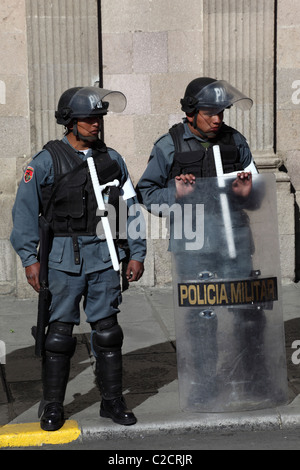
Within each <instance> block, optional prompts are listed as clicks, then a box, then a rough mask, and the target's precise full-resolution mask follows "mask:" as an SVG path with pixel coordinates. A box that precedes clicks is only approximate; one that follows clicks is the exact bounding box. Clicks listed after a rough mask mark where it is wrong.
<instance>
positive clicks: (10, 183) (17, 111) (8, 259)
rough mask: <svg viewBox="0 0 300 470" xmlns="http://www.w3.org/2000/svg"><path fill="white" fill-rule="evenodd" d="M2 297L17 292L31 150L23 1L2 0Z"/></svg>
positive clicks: (0, 28)
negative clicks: (21, 206)
mask: <svg viewBox="0 0 300 470" xmlns="http://www.w3.org/2000/svg"><path fill="white" fill-rule="evenodd" d="M0 42H1V48H0V62H1V70H0V126H1V153H0V165H1V171H0V213H1V225H0V294H9V293H13V292H15V288H16V257H15V255H14V252H13V250H12V248H11V245H10V242H9V236H10V231H11V228H12V221H11V209H12V206H13V202H14V198H15V191H16V184H17V183H16V181H17V179H18V178H19V177H20V175H21V173H20V172H19V171H18V167H19V164H20V161H22V160H23V156H24V155H28V153H29V149H30V138H29V136H30V132H29V129H30V125H29V99H28V60H27V41H26V14H25V2H24V0H2V1H1V10H0Z"/></svg>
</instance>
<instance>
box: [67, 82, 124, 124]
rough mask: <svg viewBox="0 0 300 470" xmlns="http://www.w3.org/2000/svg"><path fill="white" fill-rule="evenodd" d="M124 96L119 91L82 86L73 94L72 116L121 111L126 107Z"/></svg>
mask: <svg viewBox="0 0 300 470" xmlns="http://www.w3.org/2000/svg"><path fill="white" fill-rule="evenodd" d="M126 103H127V100H126V97H125V95H123V93H121V92H120V91H111V90H104V89H103V88H98V87H83V88H81V89H79V90H78V91H77V93H75V94H74V96H73V97H72V99H71V101H70V104H69V106H70V108H71V109H72V115H73V116H74V117H82V118H84V117H88V116H95V115H96V116H97V115H103V114H106V113H107V109H108V108H109V111H112V112H115V113H121V112H122V111H124V109H125V108H126Z"/></svg>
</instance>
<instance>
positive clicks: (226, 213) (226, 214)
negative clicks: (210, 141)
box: [213, 145, 236, 259]
mask: <svg viewBox="0 0 300 470" xmlns="http://www.w3.org/2000/svg"><path fill="white" fill-rule="evenodd" d="M213 152H214V159H215V166H216V172H217V176H218V177H219V178H218V185H219V188H224V187H225V180H224V178H223V175H224V172H223V165H222V159H221V153H220V147H219V145H214V146H213ZM220 202H221V207H222V215H223V222H224V228H225V235H226V240H227V246H228V251H229V256H230V258H232V259H233V258H236V249H235V243H234V238H233V231H232V224H231V216H230V210H229V204H228V198H227V194H225V193H221V194H220Z"/></svg>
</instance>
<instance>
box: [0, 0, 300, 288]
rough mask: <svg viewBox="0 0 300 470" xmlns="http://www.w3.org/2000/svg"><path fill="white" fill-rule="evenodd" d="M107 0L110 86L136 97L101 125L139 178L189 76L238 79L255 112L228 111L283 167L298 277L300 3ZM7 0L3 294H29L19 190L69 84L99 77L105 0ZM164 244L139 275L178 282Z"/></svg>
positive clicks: (290, 270) (264, 158)
mask: <svg viewBox="0 0 300 470" xmlns="http://www.w3.org/2000/svg"><path fill="white" fill-rule="evenodd" d="M101 4H102V40H103V75H104V86H105V87H106V88H112V89H118V90H121V91H123V92H124V93H125V95H126V96H127V99H128V106H127V108H126V110H125V112H124V113H123V114H122V115H109V116H107V118H106V119H105V126H104V135H105V140H106V143H107V144H108V145H110V146H112V147H115V148H116V149H117V150H118V151H119V152H120V153H121V154H122V155H123V156H124V158H125V160H126V162H127V165H128V168H129V170H130V173H131V175H132V179H133V181H134V183H137V181H138V179H139V177H140V176H141V174H142V172H143V170H144V168H145V167H146V164H147V160H148V158H149V155H150V151H151V148H152V145H153V142H154V141H155V140H156V138H158V137H159V136H160V135H161V134H163V133H164V132H167V131H168V129H169V127H170V126H171V125H172V124H173V123H175V122H178V121H180V120H181V117H182V113H181V111H180V107H179V100H180V98H181V97H182V96H183V94H184V90H185V87H186V85H187V83H188V82H189V81H190V80H192V79H193V78H195V77H197V76H200V75H204V74H207V75H212V76H216V77H217V78H224V79H226V80H228V81H230V82H231V83H233V84H234V85H236V86H237V87H239V88H242V89H243V91H244V92H245V93H249V95H250V96H251V97H252V98H253V99H254V102H255V104H254V107H253V108H252V110H251V111H250V113H248V114H247V115H243V116H241V115H239V114H238V113H236V112H235V111H233V112H231V111H230V113H228V114H227V115H226V122H228V123H229V124H231V125H236V127H237V128H238V129H239V130H240V131H241V132H243V133H244V135H245V136H246V137H247V139H248V141H249V143H250V146H251V148H252V149H253V152H254V156H255V159H256V162H257V164H258V166H259V169H260V171H262V172H263V171H271V172H273V173H275V174H276V178H277V188H278V216H279V232H280V242H281V265H282V275H283V278H284V280H289V281H290V280H293V279H294V278H295V258H296V263H297V269H298V277H299V253H300V246H299V245H300V244H299V191H300V178H299V174H300V172H299V170H300V167H299V157H300V155H299V154H300V150H299V149H300V146H299V138H298V132H299V131H298V129H299V128H300V126H299V124H300V122H299V121H300V117H299V116H300V75H299V72H298V71H299V62H300V54H299V50H298V45H297V38H298V36H299V28H300V26H299V24H300V6H298V2H294V1H293V0H277V1H274V0H265V1H264V2H261V1H258V0H245V1H243V2H241V1H239V0H222V1H220V0H209V1H208V0H189V1H188V2H187V1H186V0H102V1H101ZM1 7H2V8H1V13H0V23H1V29H0V38H1V52H0V55H1V65H2V67H1V71H0V122H1V129H2V141H1V145H2V152H1V155H0V158H1V160H0V162H1V172H0V188H1V190H0V210H1V216H2V224H1V228H0V255H1V256H0V294H8V293H13V292H16V293H17V295H18V296H20V297H24V296H29V295H32V290H31V289H30V288H28V286H27V283H26V279H25V276H24V270H23V268H22V267H21V265H20V262H19V260H18V259H17V258H16V256H15V254H14V252H13V250H12V248H11V246H10V242H9V234H10V231H11V224H12V222H11V209H12V205H13V202H14V197H15V192H16V188H17V185H18V182H19V180H20V178H21V176H22V172H23V169H24V166H25V164H26V162H27V161H28V160H29V159H30V158H31V156H32V154H33V153H34V152H35V151H37V150H39V149H40V147H41V146H42V145H43V144H44V143H45V142H46V141H47V140H49V139H53V138H59V137H60V136H61V135H62V128H61V127H60V126H57V125H55V122H54V119H53V117H54V109H55V107H56V103H57V100H58V98H59V96H60V94H61V92H62V91H63V90H64V89H66V88H69V87H71V86H77V85H93V84H94V83H95V81H97V80H98V79H99V73H98V72H99V71H98V37H97V34H98V32H97V1H96V0H86V1H85V2H82V0H1ZM276 8H278V12H277V10H276ZM274 25H275V26H276V27H274ZM282 170H284V171H282ZM295 201H296V204H294V202H295ZM295 233H296V236H295ZM166 244H167V241H166V240H150V242H149V244H148V257H147V262H146V273H145V276H144V278H143V279H142V280H141V281H140V282H141V283H144V284H146V285H154V284H155V283H158V284H164V283H166V282H170V280H171V270H170V259H169V256H168V254H167V252H166Z"/></svg>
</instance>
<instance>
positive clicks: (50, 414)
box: [40, 402, 65, 431]
mask: <svg viewBox="0 0 300 470" xmlns="http://www.w3.org/2000/svg"><path fill="white" fill-rule="evenodd" d="M64 422H65V418H64V407H63V405H62V404H61V403H55V402H53V403H48V404H47V405H46V406H45V407H44V409H43V412H42V416H41V421H40V425H41V428H42V429H43V430H44V431H57V430H58V429H60V428H61V427H62V426H63V425H64Z"/></svg>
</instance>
